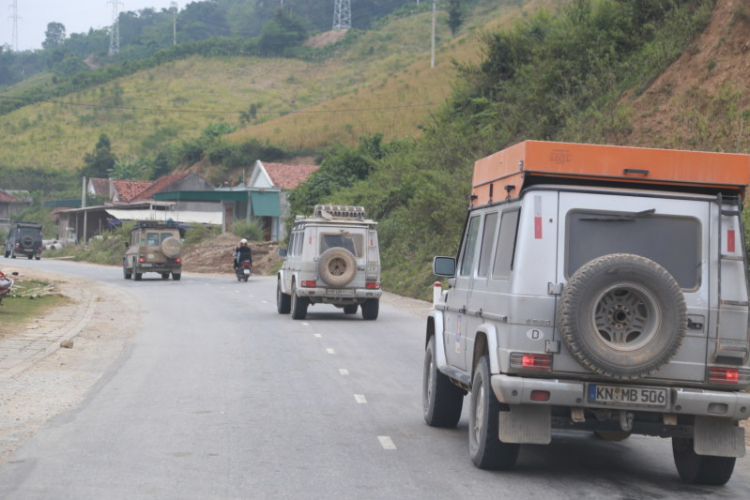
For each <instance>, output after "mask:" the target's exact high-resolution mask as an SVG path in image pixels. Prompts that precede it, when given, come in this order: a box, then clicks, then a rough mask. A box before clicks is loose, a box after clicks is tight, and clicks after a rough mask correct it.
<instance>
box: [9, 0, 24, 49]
mask: <svg viewBox="0 0 750 500" xmlns="http://www.w3.org/2000/svg"><path fill="white" fill-rule="evenodd" d="M10 9H11V12H12V14H11V15H10V18H9V19H10V20H11V21H13V33H12V35H11V40H10V47H11V49H13V51H14V52H18V20H19V19H21V18H20V17H18V0H13V3H12V4H11V5H10Z"/></svg>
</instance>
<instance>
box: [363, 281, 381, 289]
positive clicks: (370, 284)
mask: <svg viewBox="0 0 750 500" xmlns="http://www.w3.org/2000/svg"><path fill="white" fill-rule="evenodd" d="M365 288H369V289H371V290H377V289H378V288H380V283H375V282H374V281H368V282H367V283H365Z"/></svg>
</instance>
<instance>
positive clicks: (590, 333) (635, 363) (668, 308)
mask: <svg viewBox="0 0 750 500" xmlns="http://www.w3.org/2000/svg"><path fill="white" fill-rule="evenodd" d="M558 318H559V322H560V329H561V332H562V338H563V341H564V343H565V345H566V346H567V348H568V350H569V351H570V353H571V354H572V355H573V356H574V357H575V358H576V359H577V360H578V362H579V363H581V365H583V366H584V367H586V368H587V369H588V370H590V371H592V372H594V373H598V374H600V375H604V376H606V377H611V378H615V379H623V380H632V379H637V378H641V377H645V376H647V375H649V374H651V373H654V372H655V371H657V370H659V369H660V368H661V367H663V366H664V365H665V364H667V363H669V361H670V360H671V359H672V358H673V357H674V356H675V354H676V353H677V350H678V349H679V348H680V345H681V344H682V341H683V339H684V337H685V331H686V329H687V306H686V304H685V298H684V296H683V294H682V290H681V289H680V286H679V285H678V284H677V281H676V280H675V279H674V277H673V276H672V275H671V274H669V272H668V271H667V270H666V269H664V268H663V267H662V266H660V265H659V264H657V263H656V262H654V261H652V260H649V259H647V258H645V257H641V256H638V255H633V254H611V255H605V256H603V257H599V258H596V259H594V260H592V261H590V262H588V263H586V264H585V265H583V266H582V267H581V268H580V269H578V270H577V271H576V272H575V273H573V276H571V277H570V279H569V280H568V283H567V285H566V287H565V289H564V290H563V293H562V296H561V298H560V309H559V314H558Z"/></svg>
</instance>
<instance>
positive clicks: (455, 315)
mask: <svg viewBox="0 0 750 500" xmlns="http://www.w3.org/2000/svg"><path fill="white" fill-rule="evenodd" d="M481 223H482V214H481V212H473V213H472V214H471V215H470V216H469V219H468V220H467V222H466V227H465V231H464V236H463V239H462V243H461V249H460V252H459V257H458V265H457V269H456V277H455V278H454V283H453V285H452V287H451V289H450V291H449V292H448V297H447V300H446V309H445V316H444V317H445V325H444V331H443V342H444V345H445V355H446V358H447V361H448V364H449V365H451V366H454V367H456V368H460V369H462V370H466V357H465V355H464V352H465V350H466V332H467V330H468V325H467V310H468V304H469V301H470V299H471V291H472V290H471V287H472V285H473V281H474V280H473V273H474V268H475V255H476V254H477V241H478V238H479V233H480V229H481Z"/></svg>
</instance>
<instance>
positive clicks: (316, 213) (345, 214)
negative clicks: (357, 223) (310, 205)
mask: <svg viewBox="0 0 750 500" xmlns="http://www.w3.org/2000/svg"><path fill="white" fill-rule="evenodd" d="M313 217H319V218H321V219H327V220H331V219H357V220H364V218H365V207H356V206H352V205H315V209H314V210H313Z"/></svg>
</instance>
